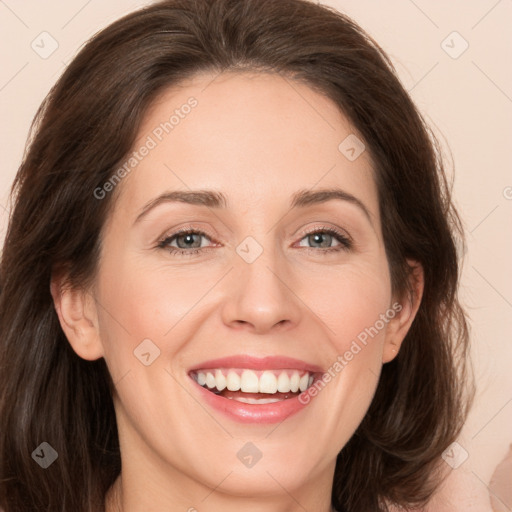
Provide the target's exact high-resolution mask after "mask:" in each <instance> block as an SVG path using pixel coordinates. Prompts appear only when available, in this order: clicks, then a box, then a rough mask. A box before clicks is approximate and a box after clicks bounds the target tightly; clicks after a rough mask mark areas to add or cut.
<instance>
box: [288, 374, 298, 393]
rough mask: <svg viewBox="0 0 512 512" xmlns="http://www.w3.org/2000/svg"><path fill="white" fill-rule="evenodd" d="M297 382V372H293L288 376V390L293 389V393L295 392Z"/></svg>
mask: <svg viewBox="0 0 512 512" xmlns="http://www.w3.org/2000/svg"><path fill="white" fill-rule="evenodd" d="M299 383H300V377H299V372H293V373H292V376H291V378H290V391H293V393H295V392H297V391H298V390H299Z"/></svg>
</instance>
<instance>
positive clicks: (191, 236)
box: [158, 227, 352, 256]
mask: <svg viewBox="0 0 512 512" xmlns="http://www.w3.org/2000/svg"><path fill="white" fill-rule="evenodd" d="M205 238H206V239H208V240H210V241H211V238H210V237H209V236H208V234H206V233H204V232H203V231H200V230H196V229H187V228H184V229H180V230H178V231H176V232H175V233H173V234H171V235H168V236H165V237H164V238H163V239H162V240H160V241H159V242H158V248H160V249H165V250H167V251H168V252H170V253H171V254H175V255H178V256H193V255H194V254H198V253H200V252H205V251H209V250H211V249H212V246H207V245H204V244H203V243H202V242H203V240H202V239H205ZM303 240H307V242H309V243H310V244H318V245H319V247H314V246H313V247H312V246H309V247H307V246H306V247H305V248H306V249H307V250H308V251H313V252H314V253H322V254H326V253H333V252H338V251H347V250H349V249H351V248H352V241H351V240H350V238H349V237H348V236H346V235H344V234H343V233H341V232H340V231H338V230H336V229H334V228H330V227H320V228H318V227H317V228H315V229H314V230H311V231H309V232H307V233H306V236H304V237H303V238H302V239H301V240H300V242H302V241H303ZM333 242H337V245H334V246H332V243H333ZM299 247H304V245H302V244H301V243H299ZM318 249H321V250H318Z"/></svg>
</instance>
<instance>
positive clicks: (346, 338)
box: [300, 262, 391, 354]
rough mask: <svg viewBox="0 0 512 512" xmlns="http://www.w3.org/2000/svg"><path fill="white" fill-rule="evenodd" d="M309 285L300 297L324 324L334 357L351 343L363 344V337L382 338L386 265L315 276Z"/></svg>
mask: <svg viewBox="0 0 512 512" xmlns="http://www.w3.org/2000/svg"><path fill="white" fill-rule="evenodd" d="M308 282H309V284H306V283H303V284H302V285H301V294H300V297H301V298H302V299H303V300H304V303H305V304H306V305H307V306H308V307H309V308H310V309H311V310H312V311H313V312H314V313H315V314H316V315H317V316H318V317H319V318H320V319H321V320H322V321H323V322H322V325H323V326H324V328H325V334H326V339H329V340H330V341H331V344H332V345H333V347H332V348H333V349H334V350H335V351H336V353H337V354H342V353H344V352H345V351H346V350H349V349H350V346H351V343H352V341H354V340H357V339H359V340H360V341H361V342H363V343H364V340H365V336H366V338H368V339H381V337H382V336H381V334H383V333H384V332H385V327H386V325H387V323H386V322H384V323H383V322H382V320H381V319H382V318H383V317H382V315H386V313H387V312H388V311H389V309H390V307H391V284H390V280H389V273H388V270H387V267H386V266H385V265H382V264H381V263H380V262H373V263H370V262H368V263H365V262H358V263H357V264H353V265H345V266H340V267H338V268H337V269H336V270H330V271H326V272H324V273H322V274H318V275H314V276H313V277H311V278H310V279H309V280H308ZM375 326H376V328H377V331H378V332H375V329H374V327H375ZM369 331H371V333H372V335H371V336H370V335H369V334H368V332H369Z"/></svg>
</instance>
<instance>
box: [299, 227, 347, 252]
mask: <svg viewBox="0 0 512 512" xmlns="http://www.w3.org/2000/svg"><path fill="white" fill-rule="evenodd" d="M302 240H306V241H307V242H308V243H310V244H319V246H320V247H318V248H319V249H325V250H323V251H314V252H321V253H324V254H325V253H332V252H338V251H347V250H349V249H351V248H352V241H351V240H350V238H348V237H347V236H346V235H344V234H343V233H341V232H340V231H338V230H336V229H334V228H328V227H321V228H318V227H317V228H315V229H314V230H312V231H309V232H308V233H307V234H306V236H305V237H304V238H302V239H301V242H302ZM332 242H337V243H338V245H335V246H332V245H331V244H332ZM300 247H304V246H303V245H302V244H301V245H300ZM306 248H307V249H315V248H317V247H311V246H309V247H307V246H306Z"/></svg>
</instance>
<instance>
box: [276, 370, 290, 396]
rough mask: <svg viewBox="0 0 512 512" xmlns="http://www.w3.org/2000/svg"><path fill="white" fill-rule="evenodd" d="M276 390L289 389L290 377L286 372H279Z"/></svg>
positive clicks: (284, 391) (283, 391)
mask: <svg viewBox="0 0 512 512" xmlns="http://www.w3.org/2000/svg"><path fill="white" fill-rule="evenodd" d="M277 390H278V391H279V392H281V393H288V392H289V391H290V378H289V377H288V374H287V373H286V372H281V373H280V374H279V377H278V378H277Z"/></svg>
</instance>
